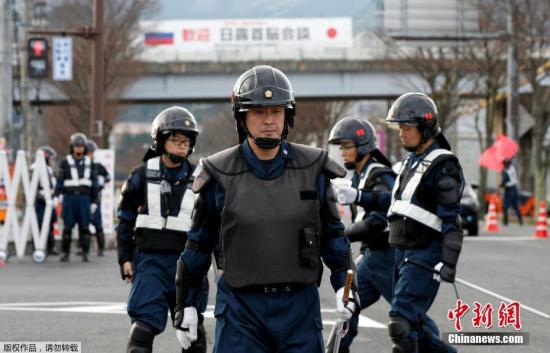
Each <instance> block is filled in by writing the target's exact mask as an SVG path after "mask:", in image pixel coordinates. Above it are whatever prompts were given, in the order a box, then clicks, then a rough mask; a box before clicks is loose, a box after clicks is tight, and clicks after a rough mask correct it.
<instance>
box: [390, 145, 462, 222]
mask: <svg viewBox="0 0 550 353" xmlns="http://www.w3.org/2000/svg"><path fill="white" fill-rule="evenodd" d="M445 154H452V152H451V151H448V150H445V149H436V150H433V151H431V152H430V153H428V155H427V156H426V157H425V158H424V159H423V160H421V161H420V162H419V163H418V165H417V166H416V168H415V169H414V171H413V173H414V175H413V176H412V177H411V178H410V179H409V180H408V182H407V185H405V189H404V190H403V192H402V193H401V199H400V200H396V198H395V194H396V193H397V191H398V190H399V184H400V179H401V178H400V177H401V175H402V173H403V170H404V168H406V166H407V164H408V162H409V159H410V158H411V157H412V154H411V155H409V156H407V158H406V159H405V160H404V161H403V164H402V165H401V169H400V170H399V175H398V177H397V180H396V181H395V185H394V187H393V191H392V203H391V206H390V209H389V210H388V216H392V215H394V214H399V215H401V216H406V217H410V218H412V219H414V220H416V221H418V222H420V223H422V224H424V225H426V226H428V227H430V228H433V229H435V230H437V231H441V224H442V221H441V218H439V217H438V216H437V215H436V214H433V213H431V212H429V211H426V210H425V209H423V208H421V207H419V206H417V205H414V204H412V203H411V200H412V197H413V195H414V193H415V192H416V189H417V188H418V185H420V181H421V180H422V177H423V175H424V173H425V172H426V171H427V170H428V168H429V167H430V165H431V164H432V163H433V161H434V160H435V159H436V158H437V157H439V156H442V155H445Z"/></svg>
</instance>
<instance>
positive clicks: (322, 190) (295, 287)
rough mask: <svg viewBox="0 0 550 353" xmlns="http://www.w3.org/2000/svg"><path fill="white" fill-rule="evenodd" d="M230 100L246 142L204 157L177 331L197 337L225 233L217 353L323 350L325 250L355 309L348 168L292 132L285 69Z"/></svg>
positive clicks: (255, 77)
mask: <svg viewBox="0 0 550 353" xmlns="http://www.w3.org/2000/svg"><path fill="white" fill-rule="evenodd" d="M232 108H233V114H234V117H235V123H236V127H237V131H238V134H239V141H240V143H239V144H238V145H237V146H234V147H232V148H229V149H226V150H224V151H222V152H219V153H217V154H214V155H213V156H210V157H208V158H206V159H204V160H202V164H201V169H200V171H199V173H198V175H197V178H196V179H195V182H194V184H193V190H194V191H195V192H197V193H198V194H199V195H198V198H197V201H196V204H195V208H194V211H193V212H194V216H193V225H192V227H191V231H190V232H189V240H188V241H187V245H186V249H185V251H184V252H183V253H182V255H181V257H180V260H179V261H178V271H177V277H176V282H177V286H178V294H177V301H178V302H177V303H178V304H177V312H176V320H175V325H176V327H177V328H178V331H177V335H178V338H179V340H180V342H181V343H182V346H185V345H187V344H188V342H189V341H193V339H195V336H196V335H195V331H196V325H197V318H196V309H195V307H196V306H197V304H196V292H197V289H196V288H197V287H199V288H200V281H201V278H202V276H204V275H205V274H206V273H207V271H208V268H209V266H210V258H211V253H212V250H213V248H214V247H215V246H216V245H217V244H218V241H220V247H221V261H222V266H221V267H222V268H223V275H222V276H221V277H220V279H219V281H218V291H217V298H216V308H215V312H214V314H215V316H216V319H217V322H216V338H215V346H214V352H216V353H221V352H233V353H241V352H242V353H245V352H288V353H290V352H323V337H322V321H321V312H320V304H319V292H318V289H317V282H318V281H319V280H320V275H321V270H322V266H323V265H322V263H321V257H322V259H323V261H324V263H325V264H326V265H327V266H328V267H329V268H330V269H331V272H332V274H331V283H332V286H333V288H334V289H335V290H336V292H337V293H336V298H335V299H336V305H337V313H338V315H339V318H340V319H341V320H347V319H349V318H350V317H351V314H352V312H353V310H354V308H355V303H354V302H353V301H352V302H350V303H349V304H348V305H347V306H344V303H343V301H342V296H343V289H344V282H345V272H346V271H347V269H349V268H350V267H351V264H350V261H351V259H350V257H351V253H350V248H349V242H348V240H347V238H346V237H345V236H344V226H343V224H342V223H341V222H340V219H339V214H338V210H337V207H336V204H335V202H334V201H336V198H335V194H334V191H333V189H332V186H331V183H330V179H331V178H333V177H336V176H340V177H341V176H343V175H344V174H345V171H344V170H343V169H342V168H341V167H340V166H339V165H337V164H336V163H335V162H334V161H332V160H331V159H330V158H328V156H327V153H326V152H325V151H322V150H320V149H317V148H312V147H308V146H304V145H299V144H294V143H289V142H287V141H286V136H287V133H288V130H289V129H290V128H292V127H293V124H294V114H295V101H294V93H293V90H292V87H291V84H290V82H289V80H288V78H287V77H286V76H285V74H284V73H283V72H281V71H280V70H278V69H276V68H273V67H271V66H256V67H254V68H252V69H250V70H247V71H246V72H245V73H243V74H242V75H241V76H240V77H239V78H238V80H237V82H236V84H235V86H234V89H233V94H232ZM220 239H221V240H220Z"/></svg>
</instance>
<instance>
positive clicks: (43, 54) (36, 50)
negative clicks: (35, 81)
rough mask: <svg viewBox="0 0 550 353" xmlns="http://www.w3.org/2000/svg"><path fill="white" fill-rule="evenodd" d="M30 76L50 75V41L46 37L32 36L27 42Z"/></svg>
mask: <svg viewBox="0 0 550 353" xmlns="http://www.w3.org/2000/svg"><path fill="white" fill-rule="evenodd" d="M27 52H28V56H29V57H28V60H27V65H28V72H29V77H32V78H45V77H47V76H48V41H47V40H46V38H30V39H29V42H28V43H27Z"/></svg>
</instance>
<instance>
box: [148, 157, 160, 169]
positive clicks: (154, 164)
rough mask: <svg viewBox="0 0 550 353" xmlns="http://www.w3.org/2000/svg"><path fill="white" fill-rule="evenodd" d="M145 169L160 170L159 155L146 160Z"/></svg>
mask: <svg viewBox="0 0 550 353" xmlns="http://www.w3.org/2000/svg"><path fill="white" fill-rule="evenodd" d="M147 169H149V170H155V171H159V170H160V157H155V158H151V159H148V160H147Z"/></svg>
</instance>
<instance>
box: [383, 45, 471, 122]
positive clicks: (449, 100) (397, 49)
mask: <svg viewBox="0 0 550 353" xmlns="http://www.w3.org/2000/svg"><path fill="white" fill-rule="evenodd" d="M387 43H388V47H389V48H390V49H389V52H388V55H389V56H390V57H394V56H396V57H397V58H398V59H400V60H397V61H395V60H390V61H389V62H393V64H394V65H400V66H403V65H405V67H408V68H409V69H411V70H412V71H414V72H415V73H416V74H417V75H418V76H420V77H421V78H422V79H423V81H424V82H425V83H426V85H427V86H428V88H429V90H430V92H429V93H430V95H431V97H432V98H433V99H434V101H435V102H436V104H437V108H438V111H439V116H440V125H441V129H442V130H443V131H445V129H446V128H447V127H449V126H451V125H453V124H454V122H455V121H456V119H458V117H459V115H460V114H459V107H460V104H461V100H460V93H461V91H462V88H463V86H464V85H465V84H466V78H467V75H468V74H469V70H471V68H469V66H468V65H467V63H466V61H465V59H464V48H463V45H461V43H450V44H441V45H434V44H429V45H416V46H412V45H409V46H406V45H402V43H399V45H397V43H395V42H392V41H391V40H388V41H387ZM401 69H403V68H402V67H401ZM411 84H412V83H411ZM412 86H413V89H416V90H421V88H420V87H415V85H414V84H412Z"/></svg>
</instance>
